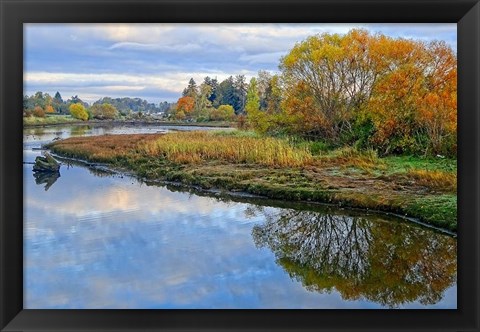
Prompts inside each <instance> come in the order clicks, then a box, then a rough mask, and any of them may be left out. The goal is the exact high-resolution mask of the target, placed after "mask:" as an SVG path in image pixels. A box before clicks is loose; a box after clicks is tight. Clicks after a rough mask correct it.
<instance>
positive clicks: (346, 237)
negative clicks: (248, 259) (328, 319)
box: [249, 209, 457, 308]
mask: <svg viewBox="0 0 480 332" xmlns="http://www.w3.org/2000/svg"><path fill="white" fill-rule="evenodd" d="M249 213H252V212H251V211H249ZM256 213H262V214H264V215H265V217H266V222H265V223H264V224H263V225H257V226H255V227H254V228H253V231H252V235H253V239H254V241H255V244H256V246H257V247H268V248H270V249H271V250H272V251H273V252H274V254H275V256H276V258H277V263H278V264H279V265H281V266H282V267H283V268H284V269H285V270H286V271H287V272H288V273H289V275H290V277H291V278H293V279H295V280H298V281H300V282H301V283H302V284H303V285H304V287H305V288H307V289H308V290H310V291H316V292H321V293H323V292H331V291H332V290H333V289H336V290H337V291H338V292H340V294H341V296H342V298H343V299H346V300H359V299H362V298H363V299H366V300H369V301H373V302H376V303H380V304H381V305H383V306H387V307H391V308H395V307H398V306H400V305H402V304H405V303H408V302H413V301H419V302H420V303H421V304H424V305H427V304H435V303H437V302H438V301H440V300H441V299H442V296H443V293H444V291H445V290H446V289H447V288H448V287H449V286H451V285H453V284H454V283H455V282H456V272H457V255H456V239H454V238H452V237H450V236H447V235H443V234H440V233H438V232H435V231H432V230H430V229H426V228H422V227H418V226H416V225H411V224H407V223H403V222H396V221H386V220H384V219H381V218H379V217H367V218H368V219H367V218H365V217H355V216H341V215H331V214H324V213H320V212H312V211H296V210H282V211H281V212H277V213H271V212H267V211H266V210H262V209H258V210H257V211H256Z"/></svg>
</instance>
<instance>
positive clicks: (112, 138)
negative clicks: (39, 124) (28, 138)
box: [50, 134, 162, 162]
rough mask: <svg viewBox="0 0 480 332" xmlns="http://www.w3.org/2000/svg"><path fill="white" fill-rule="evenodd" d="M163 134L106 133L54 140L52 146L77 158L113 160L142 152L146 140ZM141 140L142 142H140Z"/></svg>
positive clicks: (57, 150) (101, 160)
mask: <svg viewBox="0 0 480 332" xmlns="http://www.w3.org/2000/svg"><path fill="white" fill-rule="evenodd" d="M161 135H162V134H143V135H104V136H98V137H91V138H88V137H71V138H68V139H66V140H62V141H59V142H53V143H52V144H51V145H50V147H51V148H52V150H53V151H54V152H56V153H60V154H64V155H68V156H74V157H76V158H81V159H86V160H91V161H99V162H111V161H112V160H115V159H118V158H121V157H125V156H131V155H134V154H136V153H138V152H142V148H141V146H143V144H145V142H149V141H151V140H155V139H157V138H158V137H160V136H161ZM140 142H141V144H139V143H140Z"/></svg>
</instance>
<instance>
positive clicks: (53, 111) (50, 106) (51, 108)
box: [45, 105, 55, 114]
mask: <svg viewBox="0 0 480 332" xmlns="http://www.w3.org/2000/svg"><path fill="white" fill-rule="evenodd" d="M45 113H50V114H51V113H55V110H54V109H53V106H52V105H47V106H46V107H45Z"/></svg>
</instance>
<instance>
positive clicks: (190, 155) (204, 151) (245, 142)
mask: <svg viewBox="0 0 480 332" xmlns="http://www.w3.org/2000/svg"><path fill="white" fill-rule="evenodd" d="M145 151H146V152H147V154H148V155H151V156H159V157H163V158H166V159H168V160H170V161H172V162H176V163H181V164H191V163H199V162H202V161H212V160H217V161H218V160H220V161H225V162H229V163H235V164H259V165H265V166H272V167H275V166H279V167H301V166H305V165H309V164H311V163H312V161H313V156H312V154H311V153H310V151H309V150H308V149H306V148H297V147H292V146H291V145H290V144H288V142H287V141H285V140H281V139H275V138H256V137H250V136H245V137H238V136H235V135H231V136H230V135H222V136H219V135H218V134H214V133H207V132H177V133H171V134H168V135H164V136H163V137H160V138H158V139H157V140H155V141H154V142H149V143H147V144H146V145H145Z"/></svg>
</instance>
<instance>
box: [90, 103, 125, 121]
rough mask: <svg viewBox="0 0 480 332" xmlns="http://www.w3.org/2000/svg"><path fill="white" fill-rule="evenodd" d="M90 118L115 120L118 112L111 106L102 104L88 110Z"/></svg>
mask: <svg viewBox="0 0 480 332" xmlns="http://www.w3.org/2000/svg"><path fill="white" fill-rule="evenodd" d="M90 111H91V113H92V116H93V117H94V118H95V119H100V120H104V119H110V120H112V119H115V118H117V117H118V110H117V109H116V108H115V106H113V105H112V104H108V103H103V104H94V105H92V107H91V108H90Z"/></svg>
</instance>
